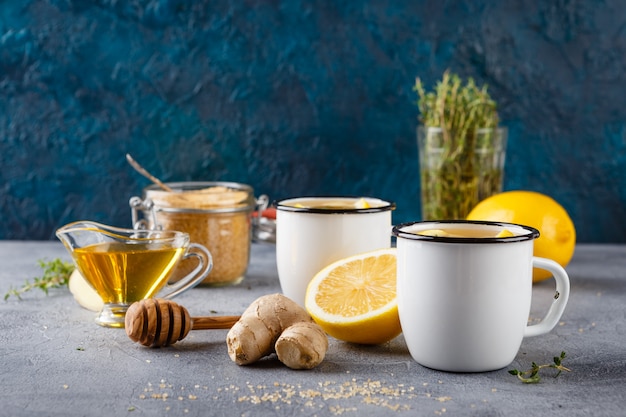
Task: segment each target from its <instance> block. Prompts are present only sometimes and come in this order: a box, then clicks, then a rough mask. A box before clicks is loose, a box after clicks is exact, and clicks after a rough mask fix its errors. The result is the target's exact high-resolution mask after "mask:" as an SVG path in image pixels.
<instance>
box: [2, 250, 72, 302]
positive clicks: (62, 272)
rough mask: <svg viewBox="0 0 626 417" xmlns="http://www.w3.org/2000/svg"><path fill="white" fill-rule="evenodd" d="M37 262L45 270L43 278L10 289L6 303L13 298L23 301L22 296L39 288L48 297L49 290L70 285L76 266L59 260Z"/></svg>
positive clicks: (6, 296) (6, 295)
mask: <svg viewBox="0 0 626 417" xmlns="http://www.w3.org/2000/svg"><path fill="white" fill-rule="evenodd" d="M37 262H38V264H39V266H40V267H41V269H42V270H43V276H41V277H35V278H33V282H30V281H29V280H26V282H25V283H24V285H22V286H21V287H19V288H14V287H11V288H9V291H8V292H7V293H6V294H4V299H5V301H6V300H7V299H8V298H9V297H11V296H15V297H17V298H19V299H20V300H21V299H22V294H24V293H25V292H28V291H30V290H33V289H37V288H38V289H40V290H42V291H43V292H44V293H46V295H48V290H49V289H51V288H61V287H65V286H67V285H68V283H69V281H70V275H71V274H72V272H73V271H74V265H73V264H72V263H71V262H64V261H62V260H61V259H59V258H57V259H54V260H52V261H44V260H42V259H40V260H39V261H37Z"/></svg>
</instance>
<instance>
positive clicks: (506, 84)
mask: <svg viewBox="0 0 626 417" xmlns="http://www.w3.org/2000/svg"><path fill="white" fill-rule="evenodd" d="M446 68H451V69H452V70H453V71H455V72H457V73H459V74H460V75H462V76H464V77H466V76H473V77H474V78H476V79H477V81H478V82H479V83H483V82H486V83H488V84H489V85H490V91H491V93H492V95H493V96H494V97H495V98H496V99H497V100H498V102H499V104H500V107H501V116H502V119H503V123H504V124H506V125H507V126H508V127H509V129H510V132H509V134H510V141H509V152H508V158H507V166H506V177H505V189H529V190H536V191H540V192H545V193H547V194H549V195H551V196H553V197H554V198H555V199H557V200H558V201H559V202H561V203H562V204H563V205H564V206H565V207H566V209H567V210H568V211H569V212H570V214H571V216H572V218H573V219H574V222H575V224H576V227H577V230H578V233H579V241H582V242H590V241H594V242H626V223H625V222H624V218H626V208H625V207H626V205H625V203H626V135H625V128H626V8H625V7H624V3H623V1H622V0H607V1H585V0H559V1H550V2H545V1H539V0H535V1H528V0H504V1H499V2H494V1H487V0H466V1H430V2H426V1H424V2H420V1H410V0H406V1H397V2H384V1H380V2H376V1H364V0H355V1H349V2H336V1H330V0H329V1H313V2H307V1H292V0H285V1H235V0H231V1H210V0H201V1H176V0H126V1H117V0H101V1H87V0H81V1H71V0H48V1H43V0H4V1H2V2H1V3H0V164H1V169H0V216H1V217H0V225H1V226H0V238H1V239H50V238H53V237H54V230H55V229H56V228H57V227H58V226H60V225H63V224H65V223H67V222H69V221H73V220H78V219H92V220H99V221H103V222H106V223H109V224H114V225H118V226H129V225H130V211H129V208H128V199H129V197H131V196H132V195H138V194H140V192H141V189H142V188H143V187H144V186H146V185H147V184H148V182H147V180H145V179H144V178H142V177H140V176H139V175H138V174H136V173H135V172H134V171H133V170H132V168H130V166H128V164H127V163H126V161H125V158H124V155H125V154H126V153H127V152H128V153H131V154H132V155H133V156H134V157H135V158H136V159H137V160H139V161H140V162H141V163H142V164H143V165H145V166H146V167H147V168H148V169H149V170H150V171H152V172H153V173H155V174H156V175H158V176H160V177H161V178H162V179H163V180H166V181H184V180H229V181H239V182H245V183H249V184H251V185H252V186H254V188H255V189H256V191H257V194H260V193H267V194H269V195H270V196H271V197H273V198H282V197H287V196H294V195H302V194H365V195H374V196H379V197H382V198H387V199H392V200H395V201H396V202H397V204H398V209H397V211H396V212H395V213H394V222H400V221H408V220H417V219H419V217H420V215H419V213H420V201H419V197H418V196H419V173H418V165H417V149H416V140H415V127H416V125H417V109H416V106H415V101H416V97H415V93H414V92H413V91H412V86H413V84H414V80H415V77H416V76H419V77H421V78H422V79H423V80H425V81H426V82H427V83H428V84H429V85H431V84H432V83H433V82H435V81H436V80H437V79H439V78H440V76H441V74H442V73H443V71H444V70H445V69H446Z"/></svg>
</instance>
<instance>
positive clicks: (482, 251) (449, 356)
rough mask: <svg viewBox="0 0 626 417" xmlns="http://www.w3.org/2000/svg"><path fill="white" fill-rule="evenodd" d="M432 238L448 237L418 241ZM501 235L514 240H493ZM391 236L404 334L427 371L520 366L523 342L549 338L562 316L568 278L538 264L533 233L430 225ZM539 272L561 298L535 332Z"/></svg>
mask: <svg viewBox="0 0 626 417" xmlns="http://www.w3.org/2000/svg"><path fill="white" fill-rule="evenodd" d="M427 230H430V231H432V230H437V231H443V233H432V232H426V233H427V234H431V235H430V236H425V235H422V234H420V233H424V232H425V231H427ZM503 230H507V231H509V232H511V233H512V234H513V236H509V237H495V236H496V235H497V234H498V233H500V232H501V231H503ZM392 233H393V235H394V236H396V237H397V248H398V249H397V262H398V278H397V293H398V313H399V315H400V323H401V325H402V332H403V334H404V339H405V341H406V344H407V347H408V349H409V352H410V353H411V356H412V357H413V359H414V360H415V361H416V362H417V363H419V364H421V365H423V366H426V367H429V368H433V369H438V370H442V371H451V372H483V371H491V370H496V369H501V368H503V367H505V366H507V365H509V364H510V363H511V362H512V361H513V360H514V359H515V356H516V355H517V352H518V351H519V348H520V346H521V343H522V339H523V338H524V337H527V336H538V335H542V334H545V333H548V332H549V331H551V330H552V329H553V328H554V326H555V325H556V324H557V323H558V321H559V319H560V318H561V315H562V314H563V311H564V309H565V306H566V304H567V300H568V298H569V290H570V285H569V278H568V276H567V273H566V272H565V270H564V269H563V268H562V267H561V266H560V265H559V264H557V263H556V262H554V261H552V260H549V259H544V258H538V257H533V240H534V239H536V238H537V237H539V232H538V231H537V230H536V229H534V228H531V227H527V226H522V225H514V224H509V223H497V222H478V221H472V222H470V221H437V222H435V221H430V222H414V223H405V224H401V225H397V226H395V227H394V228H393V231H392ZM432 234H439V236H432ZM459 235H461V236H467V235H470V236H474V237H460V236H459ZM476 235H482V236H491V237H475V236H476ZM533 267H536V268H541V269H546V270H548V271H550V272H551V273H552V274H553V276H554V278H555V281H556V293H555V296H554V300H553V301H552V305H551V307H550V309H549V311H548V312H547V314H546V316H545V317H544V318H543V320H542V321H541V322H539V323H538V324H533V325H529V324H528V319H529V314H530V307H531V298H532V270H533Z"/></svg>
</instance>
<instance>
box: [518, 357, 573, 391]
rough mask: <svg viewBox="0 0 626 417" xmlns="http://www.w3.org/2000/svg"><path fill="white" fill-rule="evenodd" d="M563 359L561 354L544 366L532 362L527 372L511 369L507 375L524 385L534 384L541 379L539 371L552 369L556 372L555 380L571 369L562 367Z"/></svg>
mask: <svg viewBox="0 0 626 417" xmlns="http://www.w3.org/2000/svg"><path fill="white" fill-rule="evenodd" d="M563 359H565V352H561V355H560V356H555V357H554V358H552V360H553V363H550V364H546V365H537V364H536V363H535V362H533V363H532V366H531V368H530V369H529V370H528V371H519V370H517V369H511V370H510V371H509V373H510V374H511V375H516V376H517V378H519V380H520V381H522V382H523V383H525V384H536V383H537V382H539V381H540V380H541V377H540V376H539V371H541V370H542V369H545V368H553V369H556V370H558V372H557V374H556V375H554V377H555V378H556V377H558V376H559V375H560V374H561V372H563V371H565V372H570V371H571V369H568V368H566V367H565V366H563V364H562V362H563Z"/></svg>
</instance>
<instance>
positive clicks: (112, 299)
mask: <svg viewBox="0 0 626 417" xmlns="http://www.w3.org/2000/svg"><path fill="white" fill-rule="evenodd" d="M149 245H150V244H149V243H138V244H134V245H128V244H124V243H118V242H108V243H97V244H93V245H89V246H85V247H84V248H76V249H75V250H74V253H73V257H74V260H75V261H76V264H77V266H78V269H79V270H80V271H81V273H82V274H83V276H84V277H85V279H86V280H87V281H88V282H89V283H90V284H91V285H92V286H93V287H94V289H95V290H96V292H97V293H98V294H99V295H100V297H101V298H102V301H103V302H104V303H105V304H109V303H110V304H128V303H132V302H135V301H139V300H143V299H144V298H150V297H153V296H154V295H156V294H157V293H158V292H159V290H160V289H161V288H162V287H163V286H164V285H165V284H166V283H167V279H168V277H169V275H170V273H171V272H172V270H173V268H174V266H175V265H176V264H177V263H178V260H179V259H180V257H181V255H182V254H183V253H184V251H185V248H182V247H181V248H168V247H166V248H161V249H153V248H150V247H149Z"/></svg>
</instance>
